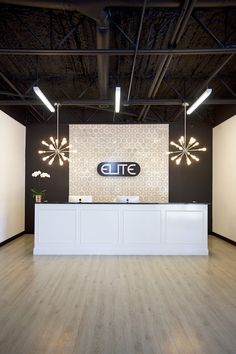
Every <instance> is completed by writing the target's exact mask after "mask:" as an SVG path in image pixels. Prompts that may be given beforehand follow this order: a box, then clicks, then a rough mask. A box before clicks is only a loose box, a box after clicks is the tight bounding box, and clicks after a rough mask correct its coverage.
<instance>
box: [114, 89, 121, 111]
mask: <svg viewBox="0 0 236 354" xmlns="http://www.w3.org/2000/svg"><path fill="white" fill-rule="evenodd" d="M115 112H116V113H119V112H120V87H116V91H115Z"/></svg>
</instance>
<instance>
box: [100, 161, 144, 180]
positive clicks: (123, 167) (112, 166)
mask: <svg viewBox="0 0 236 354" xmlns="http://www.w3.org/2000/svg"><path fill="white" fill-rule="evenodd" d="M140 170H141V169H140V166H139V164H138V163H137V162H100V164H99V165H98V166H97V172H98V173H99V175H100V176H103V177H135V176H138V174H139V173H140Z"/></svg>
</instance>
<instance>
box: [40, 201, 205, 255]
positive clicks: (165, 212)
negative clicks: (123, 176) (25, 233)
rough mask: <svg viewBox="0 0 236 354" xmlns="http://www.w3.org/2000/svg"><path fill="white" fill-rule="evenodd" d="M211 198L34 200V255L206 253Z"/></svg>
mask: <svg viewBox="0 0 236 354" xmlns="http://www.w3.org/2000/svg"><path fill="white" fill-rule="evenodd" d="M207 254H208V232H207V205H206V204H151V203H150V204H143V203H139V204H116V203H114V204H112V203H111V204H109V203H108V204H106V203H104V204H100V203H88V204H86V203H79V204H74V203H65V204H53V203H51V204H46V203H41V204H35V241H34V255H207Z"/></svg>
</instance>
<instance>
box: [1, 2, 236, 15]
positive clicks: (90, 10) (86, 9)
mask: <svg viewBox="0 0 236 354" xmlns="http://www.w3.org/2000/svg"><path fill="white" fill-rule="evenodd" d="M0 3H4V4H8V5H10V4H12V5H20V6H31V7H40V8H45V9H54V10H64V11H79V12H81V13H83V14H85V15H86V16H89V17H91V18H93V19H95V18H96V17H97V15H98V11H97V9H98V8H100V9H105V8H106V7H143V0H134V1H127V0H112V1H110V0H97V1H96V0H0ZM182 4H183V1H181V0H180V1H177V0H175V1H170V0H166V1H165V0H164V1H163V0H162V1H161V0H149V1H148V3H147V7H153V8H158V7H159V8H160V7H169V8H176V7H181V6H182ZM235 6H236V0H215V1H214V0H212V1H211V0H208V1H207V0H198V1H197V3H196V4H195V6H194V7H196V8H200V7H235ZM99 17H100V16H99V15H98V17H97V19H99Z"/></svg>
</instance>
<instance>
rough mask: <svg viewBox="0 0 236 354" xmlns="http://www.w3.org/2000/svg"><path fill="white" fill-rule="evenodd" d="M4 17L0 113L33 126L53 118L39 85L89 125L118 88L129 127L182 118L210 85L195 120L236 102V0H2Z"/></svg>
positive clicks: (111, 104) (111, 108)
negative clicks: (9, 112) (19, 110)
mask: <svg viewBox="0 0 236 354" xmlns="http://www.w3.org/2000/svg"><path fill="white" fill-rule="evenodd" d="M0 14H1V22H0V31H1V38H0V64H1V69H0V107H1V106H17V107H18V106H24V107H25V109H26V110H27V112H28V113H30V119H29V122H31V121H32V122H34V121H40V122H43V121H45V120H46V121H47V120H48V119H50V117H51V116H50V113H49V112H47V110H46V109H45V107H43V106H42V105H41V102H40V101H39V100H38V99H37V98H36V96H35V95H34V93H33V90H32V88H33V86H34V85H37V86H39V87H40V88H41V89H42V91H43V92H44V93H45V94H46V96H47V97H48V98H49V99H50V101H51V102H60V103H61V105H62V106H68V107H74V109H77V110H78V112H82V111H83V110H85V109H86V111H87V112H89V119H88V122H89V123H91V119H92V118H93V116H94V115H95V114H96V112H99V111H101V110H105V111H106V110H107V111H110V112H113V111H114V90H115V86H117V85H119V86H121V90H122V110H121V111H122V113H121V114H120V116H122V117H127V119H129V122H130V123H142V122H144V123H146V122H149V121H152V122H157V123H162V122H164V123H165V122H172V121H176V120H177V119H178V117H179V116H181V113H182V112H183V107H182V103H183V102H189V103H191V102H193V101H194V100H195V98H196V97H198V96H199V95H200V94H201V93H202V92H203V91H204V90H205V89H206V88H207V87H211V88H212V89H213V94H212V95H211V96H210V98H209V99H208V100H207V101H206V104H205V105H204V107H203V108H202V109H201V110H200V111H198V112H196V113H195V117H196V118H197V119H201V118H202V119H208V117H209V115H211V112H212V111H213V110H214V109H217V107H219V105H223V104H227V105H235V104H236V73H235V66H236V55H235V54H236V21H235V18H236V1H200V0H199V1H195V0H185V1H158V0H153V1H151V0H150V1H147V0H142V1H138V0H136V1H127V0H126V1H119V0H117V1H116V0H113V1H106V0H103V1H96V0H93V1H92V0H87V1H81V0H70V1H62V0H61V1H60V0H51V1H50V0H48V1H46V0H44V1H41V0H34V1H33V0H31V1H30V0H18V1H17V0H15V1H14V0H13V1H11V0H10V1H7V0H6V1H1V0H0ZM199 112H200V113H199ZM209 112H210V113H209ZM111 116H112V114H111ZM78 117H79V115H78ZM118 119H119V115H118ZM78 122H80V120H79V118H78ZM86 122H87V120H85V121H83V123H86Z"/></svg>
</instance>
